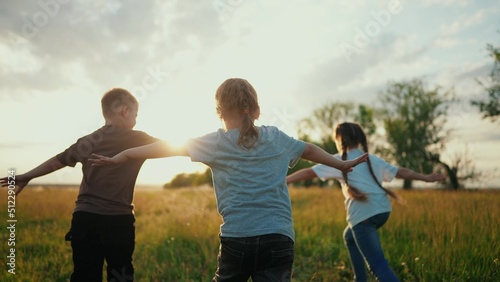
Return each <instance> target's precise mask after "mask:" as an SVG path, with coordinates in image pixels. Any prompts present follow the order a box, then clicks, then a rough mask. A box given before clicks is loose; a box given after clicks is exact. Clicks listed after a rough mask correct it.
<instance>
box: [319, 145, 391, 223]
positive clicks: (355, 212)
mask: <svg viewBox="0 0 500 282" xmlns="http://www.w3.org/2000/svg"><path fill="white" fill-rule="evenodd" d="M362 154H363V151H361V150H359V149H353V150H350V151H348V152H347V159H348V160H352V159H354V158H357V157H359V156H361V155H362ZM334 156H335V157H336V158H339V159H340V156H339V155H338V154H336V155H334ZM369 158H370V163H371V166H372V168H373V172H374V174H375V177H376V178H377V181H378V182H379V183H380V184H382V182H390V181H392V180H393V179H394V177H395V176H396V173H397V172H398V167H396V166H393V165H391V164H390V163H388V162H386V161H385V160H383V159H381V158H379V157H377V156H375V155H372V154H370V156H369ZM312 170H313V171H314V172H315V173H316V175H317V176H318V178H320V179H321V180H323V181H324V180H326V179H331V178H335V179H338V180H340V182H341V183H342V193H343V194H344V198H345V201H344V203H345V208H346V211H347V222H348V223H349V224H350V225H351V226H354V225H356V224H358V223H360V222H362V221H363V220H366V219H368V218H370V217H372V216H374V215H376V214H379V213H383V212H390V211H391V210H392V207H391V202H390V200H389V197H388V195H387V193H385V191H384V190H382V189H381V188H380V187H379V186H378V185H377V183H376V182H375V180H374V179H373V177H372V176H371V174H370V171H369V168H368V163H366V162H365V163H361V164H359V165H357V166H355V167H354V168H353V170H352V171H351V172H350V173H348V174H347V178H348V182H349V185H351V186H352V187H356V188H358V189H359V190H361V191H362V192H364V193H366V194H367V195H368V200H367V201H364V202H361V201H357V200H354V199H352V198H351V197H350V196H349V194H348V193H347V186H346V185H345V182H344V179H343V176H342V172H341V171H340V170H338V169H336V168H333V167H329V166H326V165H322V164H317V165H315V166H313V167H312Z"/></svg>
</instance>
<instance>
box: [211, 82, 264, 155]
mask: <svg viewBox="0 0 500 282" xmlns="http://www.w3.org/2000/svg"><path fill="white" fill-rule="evenodd" d="M215 103H216V110H217V114H218V115H219V118H221V119H225V118H227V117H230V116H232V117H242V119H243V120H242V127H241V128H240V136H239V138H238V145H240V146H243V147H244V148H246V149H250V148H252V147H253V145H254V144H255V142H257V139H258V137H259V131H258V130H257V127H255V125H254V120H255V119H257V118H258V117H259V115H260V107H259V101H258V99H257V92H256V91H255V89H254V88H253V86H252V85H251V84H250V83H249V82H248V81H246V80H245V79H242V78H229V79H227V80H226V81H224V82H223V83H222V84H221V85H220V86H219V88H217V91H216V93H215Z"/></svg>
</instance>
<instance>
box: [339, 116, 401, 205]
mask: <svg viewBox="0 0 500 282" xmlns="http://www.w3.org/2000/svg"><path fill="white" fill-rule="evenodd" d="M333 138H334V139H335V140H337V141H338V142H339V143H340V146H341V148H339V149H340V153H341V154H342V160H345V159H346V158H347V150H348V149H349V148H352V147H357V146H359V145H360V144H361V147H362V148H363V151H365V152H366V153H368V143H367V141H366V135H365V133H364V132H363V129H361V126H360V125H359V124H357V123H351V122H344V123H341V124H339V125H337V127H336V128H335V132H334V136H333ZM366 164H367V165H368V170H369V171H370V174H371V176H372V178H373V181H375V183H377V185H378V187H380V188H381V189H382V190H384V191H385V192H386V193H387V194H389V196H391V197H393V198H394V199H397V200H398V201H399V200H401V199H400V198H399V197H398V195H396V193H394V192H392V191H391V190H388V189H386V188H384V187H383V186H382V184H381V183H380V182H379V181H378V179H377V177H376V176H375V173H374V172H373V168H372V164H371V162H370V158H367V159H366ZM342 174H343V176H344V181H345V183H346V185H347V192H348V193H349V195H350V196H351V197H352V198H353V199H356V200H360V201H365V200H366V199H367V195H366V194H365V193H363V192H361V191H360V190H359V189H357V188H356V187H352V186H351V185H349V182H348V178H347V173H345V172H343V173H342Z"/></svg>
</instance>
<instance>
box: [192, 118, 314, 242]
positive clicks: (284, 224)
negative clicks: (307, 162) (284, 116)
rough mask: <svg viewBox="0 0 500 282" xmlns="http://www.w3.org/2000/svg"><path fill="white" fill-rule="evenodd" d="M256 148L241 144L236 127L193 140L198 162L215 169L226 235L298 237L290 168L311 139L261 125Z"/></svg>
mask: <svg viewBox="0 0 500 282" xmlns="http://www.w3.org/2000/svg"><path fill="white" fill-rule="evenodd" d="M258 129H259V138H258V140H257V142H256V144H255V145H254V146H253V147H252V148H251V149H245V148H243V147H241V146H239V145H238V144H237V140H238V137H239V130H238V129H232V130H229V131H224V130H222V129H220V130H218V131H217V132H214V133H211V134H208V135H205V136H202V137H199V138H195V139H191V140H190V141H189V142H188V144H187V150H188V152H189V155H190V157H191V160H192V161H195V162H202V163H204V164H206V165H208V166H209V167H210V168H211V170H212V175H213V183H214V189H215V195H216V200H217V208H218V212H219V214H220V215H221V216H222V220H223V223H222V225H221V236H224V237H251V236H258V235H265V234H271V233H278V234H283V235H285V236H288V237H289V238H291V239H292V240H294V231H293V220H292V209H291V203H290V196H289V193H288V188H287V185H286V174H287V172H288V167H290V166H293V165H295V164H296V162H297V161H298V160H299V159H300V157H301V155H302V152H303V151H304V148H305V143H304V142H303V141H300V140H296V139H294V138H292V137H289V136H288V135H286V134H285V133H283V132H281V131H280V130H279V129H277V128H276V127H272V126H269V127H266V126H261V127H258Z"/></svg>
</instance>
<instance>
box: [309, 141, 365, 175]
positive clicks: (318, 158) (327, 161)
mask: <svg viewBox="0 0 500 282" xmlns="http://www.w3.org/2000/svg"><path fill="white" fill-rule="evenodd" d="M301 157H302V158H303V159H306V160H309V161H312V162H315V163H320V164H324V165H327V166H331V167H334V168H336V169H339V170H341V171H344V172H350V171H351V170H352V167H354V166H356V165H358V164H360V163H362V162H365V161H366V159H367V158H368V154H367V153H364V154H363V155H361V156H359V157H357V158H355V159H353V160H349V161H343V160H339V159H337V158H335V157H334V156H332V155H330V154H329V153H327V152H326V151H325V150H323V149H321V148H320V147H318V146H316V145H314V144H311V143H306V148H305V149H304V152H303V153H302V156H301Z"/></svg>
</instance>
